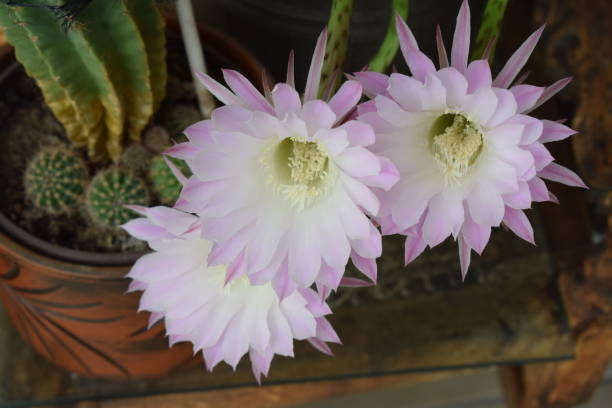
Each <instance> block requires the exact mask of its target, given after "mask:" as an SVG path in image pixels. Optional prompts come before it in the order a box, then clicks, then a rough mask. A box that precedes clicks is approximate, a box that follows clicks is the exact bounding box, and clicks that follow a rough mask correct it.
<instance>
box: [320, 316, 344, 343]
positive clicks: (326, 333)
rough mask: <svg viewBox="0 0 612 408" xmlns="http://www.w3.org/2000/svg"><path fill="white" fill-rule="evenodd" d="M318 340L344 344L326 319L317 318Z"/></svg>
mask: <svg viewBox="0 0 612 408" xmlns="http://www.w3.org/2000/svg"><path fill="white" fill-rule="evenodd" d="M317 338H319V339H320V340H322V341H324V342H329V343H336V344H342V342H341V341H340V337H338V334H337V333H336V331H335V330H334V328H333V327H332V325H331V324H330V323H329V321H328V320H327V319H326V318H325V317H318V318H317Z"/></svg>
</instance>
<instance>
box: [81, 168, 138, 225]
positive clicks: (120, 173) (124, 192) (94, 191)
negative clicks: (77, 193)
mask: <svg viewBox="0 0 612 408" xmlns="http://www.w3.org/2000/svg"><path fill="white" fill-rule="evenodd" d="M85 204H86V207H87V211H88V212H89V214H90V215H91V216H92V218H93V219H94V221H95V222H96V223H97V224H99V225H101V226H103V227H110V228H114V227H118V226H119V225H121V224H124V223H126V222H128V221H129V220H131V219H132V218H135V217H137V216H138V215H137V214H136V213H135V212H133V211H132V210H130V209H128V208H125V206H126V205H128V204H136V205H148V204H149V195H148V193H147V188H146V185H145V183H144V181H143V180H142V179H141V178H140V177H137V176H135V175H133V174H132V173H131V172H129V171H127V170H124V169H122V168H120V167H111V168H108V169H106V170H102V171H101V172H99V173H98V174H97V175H96V176H95V177H94V178H93V180H92V181H91V184H90V185H89V188H88V189H87V196H86V197H85Z"/></svg>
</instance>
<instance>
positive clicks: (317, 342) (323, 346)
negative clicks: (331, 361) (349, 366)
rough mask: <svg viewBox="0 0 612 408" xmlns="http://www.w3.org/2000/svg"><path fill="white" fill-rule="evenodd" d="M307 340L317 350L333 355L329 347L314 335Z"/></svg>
mask: <svg viewBox="0 0 612 408" xmlns="http://www.w3.org/2000/svg"><path fill="white" fill-rule="evenodd" d="M308 342H309V343H310V344H311V345H312V346H313V347H314V348H316V349H317V350H319V351H320V352H321V353H323V354H327V355H328V356H330V357H333V356H334V353H333V352H332V351H331V348H329V346H328V345H327V344H326V343H325V342H324V341H322V340H319V339H318V338H316V337H312V338H309V339H308Z"/></svg>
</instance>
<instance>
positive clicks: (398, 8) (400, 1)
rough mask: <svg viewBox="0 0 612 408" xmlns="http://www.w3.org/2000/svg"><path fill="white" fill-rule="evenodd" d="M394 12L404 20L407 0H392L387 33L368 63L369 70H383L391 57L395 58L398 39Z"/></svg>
mask: <svg viewBox="0 0 612 408" xmlns="http://www.w3.org/2000/svg"><path fill="white" fill-rule="evenodd" d="M396 13H397V14H399V15H400V16H401V17H402V19H404V20H406V18H408V0H393V11H392V12H391V18H390V19H389V28H388V29H387V35H386V36H385V39H384V40H383V42H382V44H381V45H380V48H379V49H378V52H377V53H376V55H375V56H374V58H372V60H371V61H370V63H369V64H368V70H369V71H375V72H383V71H384V70H386V69H387V68H388V67H389V64H391V61H393V58H395V54H396V53H397V49H398V48H399V40H398V39H397V32H396V31H395V14H396Z"/></svg>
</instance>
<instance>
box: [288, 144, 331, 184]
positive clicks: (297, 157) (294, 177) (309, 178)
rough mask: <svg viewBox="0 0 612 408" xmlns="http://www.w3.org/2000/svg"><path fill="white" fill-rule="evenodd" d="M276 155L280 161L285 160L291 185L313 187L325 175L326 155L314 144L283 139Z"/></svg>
mask: <svg viewBox="0 0 612 408" xmlns="http://www.w3.org/2000/svg"><path fill="white" fill-rule="evenodd" d="M283 145H284V146H283ZM278 153H279V154H280V155H281V161H283V159H285V158H286V163H287V167H288V168H289V172H290V174H291V176H290V179H291V184H294V185H295V184H304V185H307V186H309V187H313V186H314V185H316V184H317V183H319V182H320V181H321V180H323V178H325V176H326V174H327V164H328V160H327V154H325V151H324V150H323V148H322V147H321V146H320V145H319V144H318V143H316V142H308V141H304V140H300V139H285V140H283V141H282V142H281V146H279V150H278ZM283 156H284V157H283ZM281 165H282V164H281Z"/></svg>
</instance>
